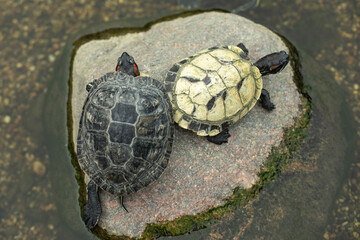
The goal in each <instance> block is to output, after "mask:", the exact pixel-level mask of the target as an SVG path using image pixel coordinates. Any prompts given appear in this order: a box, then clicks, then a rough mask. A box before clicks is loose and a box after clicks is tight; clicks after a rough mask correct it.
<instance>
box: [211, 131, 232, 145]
mask: <svg viewBox="0 0 360 240" xmlns="http://www.w3.org/2000/svg"><path fill="white" fill-rule="evenodd" d="M230 136H231V135H230V133H229V129H225V130H223V131H222V132H220V133H219V134H218V135H215V136H207V140H208V141H209V142H212V143H215V144H217V145H221V144H223V143H227V142H228V138H229V137H230Z"/></svg>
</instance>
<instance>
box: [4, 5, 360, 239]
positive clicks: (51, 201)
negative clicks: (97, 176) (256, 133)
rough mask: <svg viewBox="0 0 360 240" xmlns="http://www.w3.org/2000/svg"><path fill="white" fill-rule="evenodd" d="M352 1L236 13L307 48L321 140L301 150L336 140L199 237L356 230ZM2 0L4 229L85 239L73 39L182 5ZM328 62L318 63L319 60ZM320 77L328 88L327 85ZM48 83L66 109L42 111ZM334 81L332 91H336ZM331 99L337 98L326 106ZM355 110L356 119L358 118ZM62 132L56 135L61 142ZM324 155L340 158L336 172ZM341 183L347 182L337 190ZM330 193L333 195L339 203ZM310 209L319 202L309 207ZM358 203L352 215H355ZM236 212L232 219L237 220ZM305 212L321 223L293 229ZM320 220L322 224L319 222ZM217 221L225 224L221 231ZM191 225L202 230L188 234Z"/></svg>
mask: <svg viewBox="0 0 360 240" xmlns="http://www.w3.org/2000/svg"><path fill="white" fill-rule="evenodd" d="M189 2H191V1H189ZM193 2H196V1H193ZM198 2H199V3H198V7H199V8H206V9H209V8H223V9H227V10H233V9H236V8H237V7H238V4H239V1H235V0H234V1H212V0H202V1H198ZM243 2H244V3H245V2H248V1H241V3H243ZM359 4H360V3H359V2H358V1H343V0H335V1H331V2H329V1H328V2H326V3H325V2H324V1H321V0H315V1H314V0H304V1H287V0H279V1H269V0H263V1H261V2H260V5H259V7H257V8H255V9H253V10H251V11H250V12H245V13H243V14H244V15H246V16H247V17H249V18H250V19H253V20H254V21H256V22H259V23H262V24H264V25H265V26H268V27H270V28H272V29H274V30H276V31H278V32H281V34H282V35H284V36H286V37H287V38H289V39H290V40H291V41H292V42H293V43H295V45H296V46H297V47H298V48H299V49H300V53H301V55H302V56H305V53H309V54H310V56H309V57H305V58H304V59H302V62H303V63H305V64H307V65H308V66H307V68H305V67H304V72H303V74H304V78H305V80H306V79H307V81H308V82H307V84H308V85H310V86H311V88H312V89H313V91H312V92H311V94H313V95H314V96H318V97H317V99H315V100H314V104H315V106H316V108H315V111H314V115H313V117H312V119H313V122H312V124H313V125H311V127H313V128H314V130H311V131H312V132H314V134H315V133H318V132H317V131H320V132H319V134H320V136H323V138H321V139H320V140H321V141H320V142H317V140H316V139H315V140H312V138H309V139H308V140H307V141H305V143H304V146H302V148H303V149H305V150H307V149H308V148H307V147H309V148H310V147H311V146H317V147H316V148H319V152H320V151H321V150H324V149H327V148H331V147H334V149H330V150H331V151H330V150H329V151H330V153H331V152H333V151H334V152H337V154H333V155H330V154H328V159H326V158H325V156H317V155H316V154H313V155H310V156H308V155H304V152H306V151H305V150H303V151H301V152H299V159H303V161H300V162H299V165H296V164H295V165H294V164H293V165H290V166H289V168H288V169H287V170H284V174H283V176H282V177H281V178H279V179H278V180H277V181H276V183H275V184H274V185H271V186H270V187H269V188H268V189H266V190H265V191H264V192H263V193H262V194H261V196H260V198H259V199H258V200H256V201H255V202H253V203H252V204H250V205H249V206H248V207H246V208H245V209H240V210H239V212H235V213H234V214H232V215H230V216H229V217H228V218H229V219H230V220H226V219H225V220H223V221H221V222H220V223H218V225H215V226H214V227H213V228H209V229H206V230H205V231H204V232H205V233H202V232H199V233H201V234H204V236H205V237H207V238H219V237H221V236H223V234H224V235H225V236H235V237H241V236H245V237H248V238H250V239H251V237H253V236H255V237H259V236H260V237H263V236H266V235H268V234H269V235H270V236H271V235H274V236H275V234H276V230H274V229H277V230H279V231H280V232H281V233H283V234H284V235H283V236H294V238H296V237H297V238H300V237H303V238H306V236H308V237H309V236H310V237H311V236H320V237H321V236H324V237H325V238H326V239H330V238H335V237H338V239H340V238H341V237H343V238H347V239H351V238H354V239H356V238H357V235H356V233H357V232H359V229H360V228H359V224H358V222H357V220H356V219H358V218H359V217H360V216H357V214H359V212H360V211H359V209H358V208H359V204H358V199H357V198H356V197H355V196H359V188H358V187H357V186H358V185H359V184H358V183H359V176H358V171H359V166H358V165H356V164H357V162H356V161H355V159H356V156H357V155H355V150H356V146H354V144H359V136H358V135H356V129H355V127H356V128H357V129H359V127H358V124H359V122H356V123H355V122H354V120H353V119H354V116H353V115H354V114H355V115H356V116H359V112H360V111H359V109H360V101H359V82H358V79H359V72H360V71H359V67H358V65H357V62H358V59H359V58H358V50H357V49H358V43H359V42H360V41H359V34H358V32H359V31H358V26H359V22H360V20H359V19H360V18H359V16H358V15H359V14H358V13H359ZM2 6H3V8H2V14H1V17H0V23H1V32H0V46H1V49H2V54H1V56H0V59H1V60H0V63H1V68H0V71H1V76H2V81H1V82H0V129H1V130H0V137H1V143H0V196H1V201H0V219H1V227H0V238H2V239H14V238H18V239H26V238H28V239H55V238H57V239H65V238H66V239H89V238H91V236H92V235H91V234H90V233H88V232H87V231H86V230H85V229H84V226H83V224H82V222H81V220H80V215H79V209H78V206H77V203H78V202H77V185H76V182H75V178H74V174H75V173H74V170H73V168H72V166H71V163H70V162H69V159H70V157H69V155H68V152H67V146H65V144H66V142H67V141H66V140H67V136H66V130H65V127H66V126H65V123H66V115H65V104H66V96H67V94H66V91H67V88H66V87H67V86H66V82H61V81H66V80H67V78H68V73H67V72H63V71H64V69H67V68H68V67H69V66H70V63H69V59H70V56H69V54H70V52H71V48H72V46H71V43H72V42H73V41H74V40H75V39H76V38H77V37H79V36H81V35H83V34H85V33H89V32H93V31H98V30H100V29H104V28H107V27H108V26H113V27H115V26H117V27H119V26H124V24H125V25H126V24H130V25H131V24H135V25H136V24H138V25H143V24H144V23H145V22H142V21H137V20H136V19H138V18H148V19H149V20H154V19H156V18H158V17H161V16H165V15H169V14H172V13H175V12H178V11H181V10H182V9H183V8H182V7H181V6H179V5H177V1H175V0H173V1H167V0H160V1H159V0H157V1H154V0H147V1H127V0H124V1H106V2H101V1H76V2H74V1H60V0H55V1H46V2H44V1H32V2H28V1H27V2H23V1H3V2H2ZM124 19H128V20H127V21H124ZM149 20H148V21H149ZM148 21H146V22H148ZM83 29H85V30H83ZM82 30H83V32H80V31H82ZM75 32H78V34H77V35H76V36H74V35H73V34H74V33H75ZM66 43H68V45H66ZM311 59H315V60H316V61H317V65H313V64H312V63H313V62H312V61H313V60H311ZM314 66H316V67H314ZM324 68H325V69H326V73H325V72H324V71H323V70H320V69H324ZM52 76H55V77H52ZM313 76H316V79H317V80H314V77H313ZM356 79H357V80H356ZM334 80H335V81H334ZM356 81H357V82H356ZM335 83H336V84H335ZM328 84H334V85H335V87H332V88H330V87H328V86H327V85H328ZM52 85H56V86H55V87H52ZM48 88H52V89H53V88H54V89H57V91H54V92H52V93H51V95H50V96H49V95H48V96H47V98H46V101H47V102H51V101H54V99H63V101H60V102H59V103H54V102H53V103H52V106H56V105H57V106H64V108H63V109H59V110H57V111H51V112H49V111H47V112H46V118H45V116H43V115H42V114H41V112H42V111H43V109H42V108H43V107H42V106H43V103H44V99H45V94H46V91H47V89H48ZM329 89H330V90H329ZM339 89H342V90H345V92H346V95H345V96H342V95H341V91H340V90H339ZM334 91H336V94H334V95H333V94H332V93H333V92H334ZM338 94H339V95H338ZM313 95H312V96H313ZM314 96H313V97H314ZM335 96H338V97H335ZM331 99H332V102H331V103H333V104H329V101H331ZM48 106H49V105H48ZM348 107H350V108H351V109H352V110H353V112H350V111H349V110H348ZM329 113H330V114H329ZM356 119H357V120H356V121H359V119H360V118H359V117H357V118H356ZM50 120H51V121H53V123H51V122H49V121H50ZM44 124H47V126H51V127H50V129H51V132H50V134H51V136H55V138H56V139H55V140H54V139H52V138H48V136H49V133H45V132H44V131H43V128H44ZM317 124H318V125H317ZM356 124H357V125H356ZM316 126H318V127H316ZM357 131H359V130H357ZM335 133H338V134H339V136H345V137H344V139H345V140H344V141H342V142H340V143H338V144H337V145H332V144H334V143H336V141H340V140H339V139H342V138H341V137H339V139H334V137H331V136H333V134H335ZM340 133H341V134H340ZM322 134H324V135H322ZM314 136H315V137H318V135H314ZM310 137H311V135H310ZM59 141H60V142H62V143H63V144H61V146H59V144H58V142H59ZM331 143H332V144H331ZM347 144H348V145H347ZM336 147H339V148H340V147H343V150H342V151H341V150H337V151H336V149H337V148H336ZM345 147H346V149H345ZM322 148H323V149H322ZM311 152H312V151H310V153H311ZM324 152H325V150H324ZM312 153H314V152H312ZM336 159H337V160H338V161H340V162H338V161H335V160H336ZM341 161H344V162H343V163H342V162H341ZM330 163H334V164H335V166H339V168H337V169H335V170H334V166H333V165H331V164H330ZM355 166H356V167H355ZM350 167H351V170H350V171H349V170H348V169H349V168H350ZM331 169H333V170H331ZM343 174H347V176H343ZM343 177H344V178H343ZM342 179H343V180H342ZM344 179H345V180H344ZM342 181H343V182H344V183H345V184H346V185H344V188H343V189H342V185H341V183H342ZM296 186H298V188H296ZM295 190H296V191H295ZM321 193H322V194H321ZM295 194H297V195H295ZM324 194H325V196H328V197H329V198H328V201H327V202H326V203H325V207H324V208H321V207H322V206H323V205H322V204H320V203H321V201H320V200H321V199H323V198H324V197H325V196H324ZM327 194H329V195H327ZM335 194H339V197H338V200H336V201H335ZM294 196H296V197H294ZM267 200H268V201H267ZM277 202H278V204H277ZM267 204H269V205H267ZM271 204H275V205H271ZM276 204H277V205H276ZM270 206H271V207H270ZM273 206H275V207H274V208H273ZM311 207H314V208H315V209H316V211H314V212H312V211H309V209H312V208H311ZM331 207H334V212H333V213H331V214H330V213H329V212H328V211H330V209H331ZM321 209H323V210H321ZM296 210H297V211H296ZM356 211H357V212H358V213H357V214H356V213H354V212H356ZM271 215H273V216H274V219H275V220H276V221H274V223H273V224H278V226H274V225H271V224H272V220H274V219H268V217H269V216H271ZM328 215H330V218H329V220H328V221H327V222H326V220H324V219H326V216H328ZM294 216H296V217H295V218H294ZM298 216H301V217H298ZM316 216H319V218H316ZM231 218H232V220H231ZM238 218H240V221H237V220H235V219H238ZM241 218H242V219H243V220H241ZM309 219H310V220H312V221H313V222H317V223H318V224H315V226H313V227H311V228H309V229H302V230H303V231H304V234H309V235H306V236H305V235H304V236H302V235H296V234H295V235H292V233H293V232H295V233H297V231H300V230H298V229H296V228H295V227H296V226H299V225H296V224H299V222H300V223H301V222H303V221H305V220H306V221H307V220H309ZM265 220H268V221H265ZM310 220H309V221H310ZM281 223H283V224H284V225H282V224H281ZM289 223H293V225H291V224H289ZM326 223H329V225H328V226H327V227H326V225H325V224H326ZM344 223H345V224H344ZM288 225H289V226H288ZM218 226H222V227H226V228H227V230H226V231H225V232H220V231H217V230H218V229H219V228H218ZM303 226H304V225H303ZM272 227H274V228H272ZM339 232H341V234H342V235H341V236H339ZM193 234H198V232H194V233H192V234H190V235H187V236H186V237H189V236H193ZM265 234H266V235H265ZM194 236H197V235H194ZM180 238H181V237H180Z"/></svg>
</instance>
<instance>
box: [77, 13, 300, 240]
mask: <svg viewBox="0 0 360 240" xmlns="http://www.w3.org/2000/svg"><path fill="white" fill-rule="evenodd" d="M240 42H242V43H244V44H245V46H246V47H247V48H248V49H249V52H250V53H249V56H250V58H251V60H253V61H256V60H257V59H259V58H260V57H262V56H264V55H266V54H268V53H271V52H275V51H280V50H286V51H287V48H286V46H285V44H284V43H283V42H282V40H281V39H280V38H279V37H278V36H277V35H276V34H274V33H273V32H271V31H270V30H268V29H266V28H264V27H263V26H261V25H258V24H255V23H253V22H251V21H249V20H247V19H244V18H242V17H239V16H237V15H233V14H226V13H217V12H212V13H203V14H199V15H195V16H190V17H186V18H178V19H176V20H172V21H167V22H162V23H158V24H155V25H153V26H152V27H151V28H150V29H149V30H148V31H146V32H138V33H131V34H126V35H123V36H120V37H112V38H110V39H109V40H97V41H91V42H88V43H86V44H84V45H83V46H81V47H80V48H79V49H78V51H77V53H76V56H75V59H74V62H73V64H74V66H73V72H72V78H73V82H72V89H73V92H72V97H73V98H72V109H73V113H72V114H73V130H74V131H73V139H74V143H75V144H76V137H77V132H78V123H79V117H80V114H81V111H82V105H83V103H84V100H85V98H86V95H87V92H86V90H85V86H86V84H87V83H88V82H90V81H92V80H93V79H95V78H99V77H101V76H102V75H104V74H105V73H107V72H111V71H114V69H115V65H116V61H117V58H118V57H119V56H120V55H121V53H122V52H124V51H126V52H128V53H129V54H130V55H132V56H133V57H134V59H135V61H136V62H137V64H138V66H139V69H140V72H143V73H146V74H149V75H150V76H151V77H153V78H155V79H158V80H160V81H163V80H164V77H165V75H166V72H167V70H168V69H169V68H170V67H171V66H172V65H173V64H174V63H175V62H177V61H178V60H180V59H181V58H185V57H187V56H190V55H193V54H194V53H196V52H198V51H200V50H203V49H206V48H209V47H213V46H220V45H229V44H235V45H236V44H238V43H240ZM263 80H264V88H266V89H267V90H268V91H269V92H270V95H271V99H272V101H273V102H274V104H275V105H276V109H275V110H274V111H272V112H267V111H266V110H264V109H263V108H261V106H260V105H259V104H257V105H256V106H255V107H254V108H253V109H252V110H251V111H250V112H249V113H248V114H247V115H246V116H245V117H244V118H242V119H240V121H239V122H237V123H236V124H235V125H233V126H231V127H230V134H231V137H230V139H229V143H227V144H223V145H220V146H218V145H214V144H212V143H210V142H208V141H207V140H206V138H204V137H199V136H196V135H195V134H194V133H192V132H190V131H186V130H183V129H180V128H179V127H176V131H175V140H174V145H173V152H172V155H171V158H170V161H169V165H168V167H167V169H165V171H164V173H163V174H162V176H161V177H160V178H159V179H158V180H157V181H156V182H154V183H153V184H151V185H150V186H149V187H147V188H145V189H142V190H140V191H139V192H137V193H135V194H132V195H130V196H127V197H126V198H125V201H124V204H125V205H126V207H127V209H128V210H129V213H126V212H124V210H123V209H121V207H120V203H119V201H118V197H117V196H113V195H111V194H108V193H106V192H104V191H102V192H101V194H100V198H101V202H102V210H103V213H102V215H101V219H100V221H99V225H100V227H102V228H104V229H106V230H107V231H108V232H109V233H111V234H116V235H128V236H131V237H139V236H141V234H142V232H143V230H144V229H145V227H146V224H148V223H157V222H163V221H169V220H174V219H176V218H179V217H181V216H183V215H194V214H197V213H199V212H203V211H206V210H208V209H209V208H211V207H214V206H220V205H223V204H224V203H225V199H226V198H227V197H229V196H231V195H232V192H233V189H234V188H235V187H238V186H239V187H242V188H249V187H251V185H252V184H254V183H255V182H256V181H257V175H256V174H257V172H258V171H259V169H260V166H261V164H262V163H263V162H264V161H265V160H266V158H267V156H268V155H269V153H270V150H271V148H272V147H273V146H276V145H277V144H279V143H280V141H281V139H282V135H283V130H282V129H283V128H285V127H289V126H291V125H292V124H293V123H294V120H293V118H294V117H297V116H298V115H300V112H299V107H298V106H299V104H300V98H299V94H298V92H297V89H296V86H295V84H294V83H293V72H292V69H291V66H290V65H288V66H287V67H286V68H285V69H284V70H283V71H282V72H281V73H279V74H276V75H270V76H265V77H264V78H263Z"/></svg>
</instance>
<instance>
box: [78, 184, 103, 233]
mask: <svg viewBox="0 0 360 240" xmlns="http://www.w3.org/2000/svg"><path fill="white" fill-rule="evenodd" d="M87 189H88V201H87V203H86V204H85V206H84V212H83V214H82V219H83V220H84V222H85V225H86V227H87V229H89V230H91V229H92V228H94V227H95V226H96V224H97V223H98V221H99V218H100V215H101V205H100V198H99V193H98V186H97V185H96V184H95V182H94V181H92V180H90V182H89V183H88V186H87Z"/></svg>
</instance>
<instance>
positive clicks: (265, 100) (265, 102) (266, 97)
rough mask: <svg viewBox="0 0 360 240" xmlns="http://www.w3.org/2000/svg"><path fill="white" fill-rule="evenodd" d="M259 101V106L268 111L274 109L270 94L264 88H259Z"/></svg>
mask: <svg viewBox="0 0 360 240" xmlns="http://www.w3.org/2000/svg"><path fill="white" fill-rule="evenodd" d="M259 102H260V103H261V106H262V107H263V108H265V109H266V110H268V111H271V110H273V109H275V105H274V104H273V103H272V102H271V101H270V94H269V92H268V91H267V90H266V89H262V90H261V95H260V99H259Z"/></svg>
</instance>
